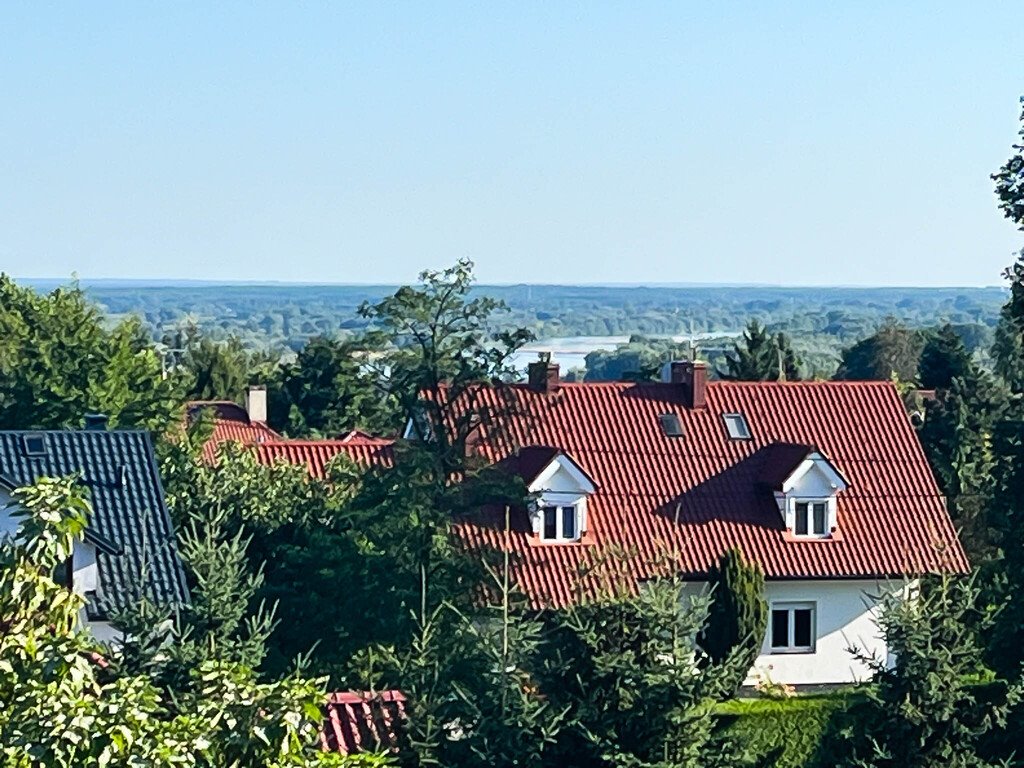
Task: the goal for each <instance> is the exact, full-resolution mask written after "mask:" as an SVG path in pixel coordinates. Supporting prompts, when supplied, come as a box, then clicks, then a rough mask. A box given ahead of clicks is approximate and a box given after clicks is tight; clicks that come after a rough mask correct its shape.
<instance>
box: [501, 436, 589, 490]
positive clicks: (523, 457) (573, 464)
mask: <svg viewBox="0 0 1024 768" xmlns="http://www.w3.org/2000/svg"><path fill="white" fill-rule="evenodd" d="M503 464H504V465H505V466H506V467H507V468H508V469H509V470H510V471H511V472H513V473H514V474H516V475H517V476H519V477H521V478H522V479H523V482H525V483H526V489H527V490H528V491H529V492H530V493H539V492H541V491H543V490H545V489H546V485H545V484H546V483H547V482H548V481H550V480H551V478H553V477H554V476H555V475H556V474H557V473H558V472H564V473H565V474H566V475H568V476H569V477H570V478H571V479H572V480H573V482H575V484H576V486H577V488H578V490H579V491H580V493H586V494H591V493H594V492H595V491H596V490H597V483H595V482H594V480H593V478H591V477H590V475H589V474H587V471H586V470H585V469H584V468H583V467H582V466H580V463H579V462H578V461H576V460H575V459H574V458H573V457H572V456H570V455H569V454H568V453H566V452H565V451H563V450H562V449H561V448H554V447H551V446H547V445H531V446H527V447H525V448H520V449H519V450H518V451H517V452H516V453H515V454H513V455H512V456H511V457H509V459H507V460H506V461H505V462H503Z"/></svg>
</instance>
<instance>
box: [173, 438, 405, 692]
mask: <svg viewBox="0 0 1024 768" xmlns="http://www.w3.org/2000/svg"><path fill="white" fill-rule="evenodd" d="M204 434H205V431H204V425H203V424H202V423H201V422H200V423H199V424H197V425H195V426H194V427H193V429H192V430H191V431H190V433H189V434H187V435H185V436H183V437H182V439H181V440H179V441H178V442H176V443H174V444H172V445H168V446H166V447H165V448H164V449H163V453H164V457H163V461H162V465H161V468H162V474H163V477H164V482H165V487H166V489H167V501H168V506H169V508H170V510H171V514H172V517H173V518H174V519H175V521H176V523H177V526H178V536H179V541H180V542H181V548H182V556H183V560H184V561H185V565H186V570H187V572H188V574H189V577H190V586H191V589H192V594H193V601H192V605H190V606H189V607H188V608H187V609H185V610H184V611H182V612H181V614H180V615H179V617H178V622H179V623H178V634H179V635H180V636H181V639H180V640H179V642H178V643H177V648H178V649H177V650H176V652H175V654H174V655H175V657H176V658H177V659H178V660H179V661H180V662H181V665H180V666H182V667H184V668H186V669H187V668H189V667H191V666H194V665H195V664H196V663H197V660H198V659H201V658H207V657H210V656H211V655H212V656H215V657H218V658H231V659H234V660H237V661H240V662H244V663H246V664H247V665H249V666H251V667H253V668H256V667H258V666H260V665H261V664H262V667H263V669H264V670H265V671H266V672H267V673H269V674H270V675H272V676H279V675H282V674H285V673H286V672H287V670H288V669H289V668H291V667H292V666H293V665H294V663H295V660H296V658H297V657H300V656H302V657H303V658H304V659H305V663H306V664H307V665H308V668H309V669H310V670H311V671H313V672H315V673H316V674H318V675H329V676H330V677H331V679H332V682H333V683H334V684H335V685H339V684H341V683H342V682H343V681H344V679H345V674H346V671H347V665H348V662H349V660H350V657H351V656H352V654H354V653H355V652H356V651H358V650H360V649H361V648H363V647H364V646H365V645H367V644H369V643H371V642H374V641H377V640H381V639H383V638H384V637H387V636H389V635H390V633H391V632H393V631H394V629H395V626H396V623H398V622H399V621H400V619H397V618H395V617H397V616H400V612H399V611H398V609H397V607H396V606H395V605H394V604H393V603H391V602H389V601H388V600H387V599H383V596H386V595H387V594H388V590H387V584H386V579H387V578H388V572H389V569H388V564H387V563H386V562H384V557H383V556H374V555H373V553H370V552H367V551H366V550H364V549H361V546H362V545H361V540H362V537H363V533H362V532H360V531H358V530H357V529H356V528H354V527H352V526H351V524H350V521H349V519H348V518H347V517H346V516H345V514H344V505H345V503H346V501H347V500H348V498H349V497H350V496H351V494H352V493H353V491H354V486H355V484H356V483H357V482H358V481H357V479H356V477H355V472H354V471H353V470H352V468H351V467H349V466H348V465H346V464H345V463H344V461H343V460H339V462H338V463H337V465H336V466H335V467H332V471H331V473H330V476H329V477H328V478H327V480H319V479H315V478H310V477H309V476H308V473H307V470H306V468H305V467H304V466H296V465H292V464H285V463H282V464H276V465H274V466H265V465H263V464H261V463H259V461H258V460H257V459H256V457H255V455H253V453H252V451H251V450H249V449H247V448H245V447H242V446H238V445H234V444H231V443H225V444H223V445H221V446H220V447H219V449H218V456H217V460H216V462H213V463H210V462H207V461H205V460H204V459H203V458H202V455H201V453H200V449H201V446H202V444H203V441H204ZM339 585H345V588H344V589H339ZM377 590H380V591H377ZM355 617H358V621H356V620H355Z"/></svg>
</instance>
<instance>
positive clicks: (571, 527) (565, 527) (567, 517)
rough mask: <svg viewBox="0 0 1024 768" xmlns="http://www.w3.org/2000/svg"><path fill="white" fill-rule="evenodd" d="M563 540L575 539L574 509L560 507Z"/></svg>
mask: <svg viewBox="0 0 1024 768" xmlns="http://www.w3.org/2000/svg"><path fill="white" fill-rule="evenodd" d="M561 538H563V539H575V538H576V507H562V536H561Z"/></svg>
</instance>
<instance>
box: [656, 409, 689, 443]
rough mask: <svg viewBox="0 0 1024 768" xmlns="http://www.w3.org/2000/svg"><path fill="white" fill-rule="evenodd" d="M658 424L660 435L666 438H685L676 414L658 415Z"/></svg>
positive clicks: (680, 421) (681, 421)
mask: <svg viewBox="0 0 1024 768" xmlns="http://www.w3.org/2000/svg"><path fill="white" fill-rule="evenodd" d="M658 423H659V424H660V425H661V433H662V434H663V435H664V436H665V437H668V438H679V437H685V436H686V433H685V432H684V430H683V420H682V419H680V418H679V414H678V413H659V414H658ZM670 427H671V429H670Z"/></svg>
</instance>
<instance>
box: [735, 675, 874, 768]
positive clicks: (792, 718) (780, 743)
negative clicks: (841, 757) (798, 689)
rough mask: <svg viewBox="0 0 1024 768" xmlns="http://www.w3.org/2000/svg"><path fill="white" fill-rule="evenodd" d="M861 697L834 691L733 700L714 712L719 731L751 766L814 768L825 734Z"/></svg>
mask: <svg viewBox="0 0 1024 768" xmlns="http://www.w3.org/2000/svg"><path fill="white" fill-rule="evenodd" d="M860 698H861V697H860V696H858V695H856V694H854V693H851V692H848V691H843V692H834V693H829V694H820V695H813V696H794V697H793V698H790V699H734V700H732V701H727V702H724V703H722V704H720V705H718V707H717V708H716V710H715V716H716V719H717V730H718V732H719V735H720V736H721V737H722V738H724V739H726V740H727V741H729V742H730V743H731V744H732V745H734V747H735V748H737V749H739V750H740V751H741V752H742V754H743V756H744V758H745V759H746V760H749V761H750V762H751V764H753V765H756V766H759V767H763V768H812V767H814V766H816V764H817V763H818V761H819V759H820V758H821V757H822V755H820V753H819V751H820V748H821V745H822V742H823V741H824V739H825V737H826V734H828V733H829V731H830V728H831V727H833V726H834V725H835V717H836V715H837V714H839V713H841V712H844V711H845V710H846V709H847V708H848V707H849V706H851V705H852V704H853V703H855V702H857V701H859V700H860Z"/></svg>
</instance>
